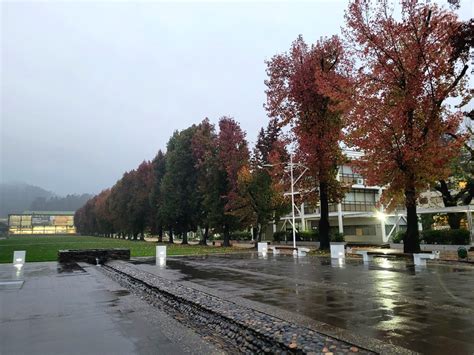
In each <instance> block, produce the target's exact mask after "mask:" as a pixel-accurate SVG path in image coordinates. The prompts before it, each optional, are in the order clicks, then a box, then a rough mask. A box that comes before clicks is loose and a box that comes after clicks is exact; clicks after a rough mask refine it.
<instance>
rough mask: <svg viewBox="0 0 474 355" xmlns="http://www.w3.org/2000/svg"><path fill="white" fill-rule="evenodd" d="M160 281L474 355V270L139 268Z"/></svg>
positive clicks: (393, 263)
mask: <svg viewBox="0 0 474 355" xmlns="http://www.w3.org/2000/svg"><path fill="white" fill-rule="evenodd" d="M137 266H138V267H140V268H143V269H144V270H146V271H149V272H153V273H156V274H158V275H160V276H163V277H166V278H169V279H174V280H181V281H190V282H192V283H195V284H198V285H201V286H205V287H207V288H211V289H215V290H219V291H223V292H225V293H227V294H230V295H232V296H238V297H242V298H244V299H248V300H251V301H256V302H260V303H264V304H268V305H272V306H276V307H279V308H281V309H284V310H286V311H290V312H297V313H299V314H302V315H304V316H306V317H309V318H311V319H314V320H316V321H319V322H324V323H327V324H330V325H332V326H335V327H338V328H343V329H346V330H348V331H350V332H352V333H354V334H355V335H357V334H360V335H362V336H364V337H370V338H376V339H379V340H382V341H384V342H387V343H391V344H394V345H398V346H401V347H404V348H407V349H410V350H413V351H417V352H422V353H429V354H447V353H450V354H473V353H474V268H472V267H464V266H459V267H458V266H453V265H445V264H436V265H435V264H429V265H428V266H427V267H424V268H416V269H415V268H414V267H413V266H410V265H407V263H406V262H405V261H404V260H395V259H392V260H390V259H386V258H379V259H377V258H376V259H375V260H374V262H372V263H371V264H370V265H368V266H367V265H363V263H362V261H359V260H356V259H353V260H347V261H346V263H345V264H339V263H331V260H330V259H328V258H321V257H304V258H294V257H292V256H284V255H283V256H277V257H273V256H272V255H271V254H270V255H269V256H268V257H267V258H262V257H258V256H257V255H256V254H252V255H248V254H247V255H243V254H242V255H227V256H224V255H222V256H217V255H215V256H208V257H182V258H178V257H176V258H168V260H167V263H166V267H159V266H157V265H154V262H150V263H142V262H139V263H138V265H137Z"/></svg>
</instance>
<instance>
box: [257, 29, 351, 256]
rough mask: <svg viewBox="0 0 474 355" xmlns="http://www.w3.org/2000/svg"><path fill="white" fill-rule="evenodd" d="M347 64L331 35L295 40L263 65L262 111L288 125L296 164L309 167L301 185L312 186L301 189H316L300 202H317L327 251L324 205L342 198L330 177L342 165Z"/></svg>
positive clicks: (326, 207)
mask: <svg viewBox="0 0 474 355" xmlns="http://www.w3.org/2000/svg"><path fill="white" fill-rule="evenodd" d="M348 64H349V63H348V62H347V60H346V59H345V56H344V49H343V46H342V43H341V40H340V39H339V38H338V37H337V36H333V37H331V38H328V39H322V40H320V41H318V42H316V44H314V45H311V46H309V45H308V44H306V43H305V42H304V40H303V38H302V37H301V36H299V37H298V38H297V39H296V41H294V42H293V44H292V46H291V49H290V51H289V52H288V53H284V54H279V55H276V56H274V57H273V58H272V59H271V60H270V61H268V62H267V74H268V77H269V78H268V80H266V82H265V83H266V85H267V90H266V94H267V103H266V105H265V107H266V109H267V111H268V113H269V115H270V117H274V118H278V119H279V120H280V124H281V125H286V124H290V125H292V128H293V132H294V134H295V137H296V143H297V147H298V148H297V156H298V160H299V161H300V162H301V163H303V164H304V165H305V166H307V167H308V169H309V171H308V173H307V174H308V175H309V176H308V178H306V179H304V181H306V182H307V183H309V184H311V185H312V186H307V187H306V189H305V190H307V191H311V190H313V188H314V186H315V185H316V186H317V193H316V194H308V195H307V197H306V199H307V200H313V201H312V202H316V201H315V200H319V204H320V212H321V214H320V215H321V217H320V220H319V226H318V228H319V236H320V241H321V244H320V248H321V249H328V248H329V241H330V238H329V203H330V202H337V201H339V200H340V199H341V198H342V196H343V189H342V186H341V185H340V183H339V181H337V179H336V176H337V170H338V167H339V165H341V164H342V162H343V161H344V157H343V154H342V151H341V147H340V141H341V139H342V129H343V126H344V124H343V118H342V114H343V112H344V109H345V106H344V104H345V103H346V101H345V100H344V99H343V98H344V96H341V95H339V91H340V88H341V87H345V86H347V85H348V79H347V76H346V75H345V74H344V73H345V72H346V71H347V65H348Z"/></svg>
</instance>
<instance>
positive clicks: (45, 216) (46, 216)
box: [8, 211, 76, 235]
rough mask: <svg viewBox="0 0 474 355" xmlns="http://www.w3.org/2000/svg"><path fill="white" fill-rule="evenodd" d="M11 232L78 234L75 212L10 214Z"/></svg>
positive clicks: (9, 227) (9, 225)
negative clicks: (75, 224)
mask: <svg viewBox="0 0 474 355" xmlns="http://www.w3.org/2000/svg"><path fill="white" fill-rule="evenodd" d="M8 233H9V234H43V235H44V234H76V227H75V226H74V212H62V211H60V212H55V211H31V212H30V211H27V212H24V213H19V214H10V215H8Z"/></svg>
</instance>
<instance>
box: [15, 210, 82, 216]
mask: <svg viewBox="0 0 474 355" xmlns="http://www.w3.org/2000/svg"><path fill="white" fill-rule="evenodd" d="M74 213H75V212H74V211H25V212H23V213H12V215H37V214H41V215H48V216H72V215H74Z"/></svg>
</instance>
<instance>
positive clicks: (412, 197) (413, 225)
mask: <svg viewBox="0 0 474 355" xmlns="http://www.w3.org/2000/svg"><path fill="white" fill-rule="evenodd" d="M405 206H406V208H407V231H406V233H405V238H404V239H403V251H404V252H405V253H419V252H420V236H419V232H418V215H417V213H416V193H415V187H414V186H413V185H412V186H410V187H408V188H406V189H405Z"/></svg>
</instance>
